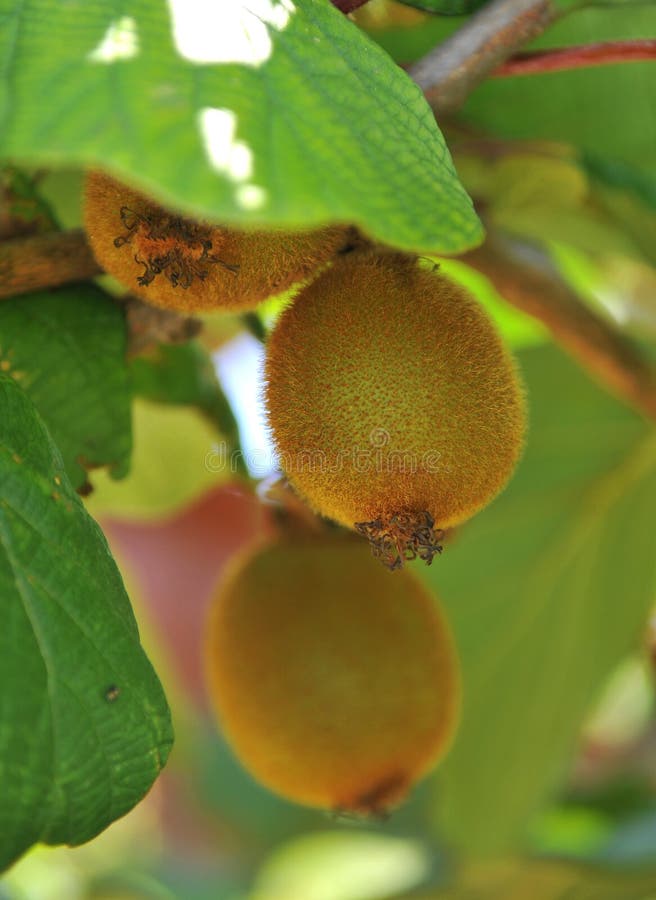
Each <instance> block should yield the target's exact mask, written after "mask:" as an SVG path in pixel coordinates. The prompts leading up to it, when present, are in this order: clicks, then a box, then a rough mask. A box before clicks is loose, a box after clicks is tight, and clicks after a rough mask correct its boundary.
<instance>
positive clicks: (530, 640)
mask: <svg viewBox="0 0 656 900" xmlns="http://www.w3.org/2000/svg"><path fill="white" fill-rule="evenodd" d="M521 359H522V361H523V363H524V371H525V376H526V381H527V384H528V391H529V400H530V419H531V429H530V435H529V441H528V447H527V450H526V455H525V458H524V460H523V462H522V463H521V465H520V467H519V469H518V472H517V473H516V475H515V477H514V479H513V480H512V482H511V484H510V486H509V487H508V488H507V489H506V491H505V492H504V494H503V495H502V496H501V497H500V498H499V499H497V500H496V501H495V502H494V503H493V504H492V505H491V506H490V507H489V508H488V509H487V510H486V511H484V512H483V513H481V514H480V515H478V516H477V517H476V518H475V519H474V520H472V522H471V523H470V524H468V525H466V526H465V527H463V529H462V531H461V532H460V533H458V534H456V535H455V538H454V540H453V542H452V544H451V546H447V549H446V552H445V553H444V555H443V557H442V558H441V559H439V560H438V561H437V562H436V564H435V565H433V566H432V567H431V568H430V569H426V570H423V571H422V570H418V573H419V574H421V575H423V577H425V578H426V579H427V580H428V582H429V583H430V584H431V585H432V586H433V587H434V588H435V590H436V591H437V593H438V594H439V596H441V597H442V599H443V601H444V603H445V605H446V606H447V608H448V610H449V613H450V616H451V620H452V623H453V626H454V629H455V634H456V639H457V644H458V647H459V650H460V653H461V658H462V666H463V679H464V688H463V691H464V707H463V717H462V723H461V727H460V730H459V732H458V735H457V737H456V741H455V744H454V747H453V749H452V751H451V753H450V754H449V756H448V757H447V759H446V760H445V762H444V764H443V766H442V768H441V770H440V771H439V773H438V777H437V784H438V792H437V794H436V804H437V805H436V812H437V815H438V816H439V820H440V822H441V826H442V828H443V830H444V833H445V836H446V837H447V839H448V840H450V841H452V842H454V843H456V844H457V845H458V846H459V847H461V848H465V849H467V850H469V851H473V852H488V851H494V850H498V849H505V848H507V847H509V846H512V845H513V844H515V843H517V841H518V840H520V838H521V837H522V835H524V834H525V831H526V827H527V824H528V820H529V818H530V816H531V814H532V813H534V812H535V811H536V810H537V809H538V808H539V807H540V806H541V804H543V802H544V800H545V798H546V797H547V796H548V795H549V793H550V792H552V791H553V790H554V789H555V786H556V785H557V783H558V781H559V779H560V778H561V777H562V775H563V773H564V769H565V765H566V763H567V761H568V759H569V758H570V757H571V754H572V753H573V751H574V749H575V747H576V742H577V737H578V734H579V730H580V727H581V725H582V722H583V718H584V716H585V714H586V712H587V711H588V709H589V707H590V704H591V702H592V700H593V699H594V698H595V697H596V695H597V693H598V691H599V690H600V688H601V687H602V684H603V679H604V678H605V677H606V676H607V675H608V674H609V672H610V671H611V670H612V669H613V667H614V666H615V665H617V663H618V662H619V661H620V660H621V659H622V658H623V657H624V656H625V655H626V654H627V652H628V651H629V650H630V648H631V647H632V646H633V645H635V644H636V643H637V642H638V641H639V639H640V629H641V626H643V624H644V623H645V620H646V616H647V612H648V610H649V607H650V605H651V604H652V603H653V600H654V596H655V588H656V552H655V551H656V537H655V536H654V532H653V529H652V527H651V521H652V518H653V510H654V507H655V506H656V434H655V433H654V431H653V429H651V428H650V427H649V426H648V425H647V424H646V423H645V422H644V421H643V420H642V419H641V418H640V417H639V416H638V415H637V414H635V413H633V412H632V411H631V410H630V409H628V408H626V407H625V406H623V405H621V404H620V403H619V402H617V401H615V400H614V399H613V398H611V397H610V396H608V395H607V394H606V393H604V392H603V391H602V390H600V389H599V388H597V387H595V386H594V385H593V384H592V383H591V382H590V381H589V380H588V379H587V377H586V376H585V375H583V374H582V372H581V371H580V370H579V369H578V368H577V367H576V366H575V365H574V364H573V363H572V362H570V361H569V360H568V359H566V358H564V357H562V356H561V355H560V354H559V353H558V352H557V351H556V350H555V349H553V348H552V347H549V346H545V347H540V348H535V349H532V350H528V351H524V352H523V353H522V355H521Z"/></svg>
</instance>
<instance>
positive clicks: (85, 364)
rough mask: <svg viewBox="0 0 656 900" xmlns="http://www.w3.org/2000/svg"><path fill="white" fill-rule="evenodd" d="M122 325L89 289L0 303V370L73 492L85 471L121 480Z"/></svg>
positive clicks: (115, 310)
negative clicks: (32, 409)
mask: <svg viewBox="0 0 656 900" xmlns="http://www.w3.org/2000/svg"><path fill="white" fill-rule="evenodd" d="M125 344H126V334H125V321H124V317H123V313H122V312H121V310H120V309H119V307H118V306H117V305H116V303H115V302H114V301H113V300H112V298H111V297H109V296H108V295H107V294H105V293H104V292H103V291H101V290H99V289H98V288H96V287H93V286H92V285H75V286H73V287H67V288H62V289H61V290H58V291H51V292H48V291H42V292H39V293H34V294H26V295H23V296H21V297H16V298H12V299H10V300H3V301H2V303H0V369H1V370H2V371H3V372H8V373H9V374H10V375H12V376H13V377H14V378H15V379H16V381H18V382H19V384H20V386H21V387H22V388H23V390H24V391H25V392H26V393H27V394H28V395H29V397H30V399H31V400H32V402H33V403H34V405H35V406H36V408H37V409H38V411H39V413H40V414H41V416H42V417H43V419H44V421H45V422H46V424H47V426H48V429H49V431H50V433H51V435H52V437H53V439H54V441H55V443H56V444H57V446H58V447H59V450H60V452H61V454H62V456H63V458H64V465H65V466H66V472H67V474H68V477H69V478H70V479H71V481H72V483H73V486H74V487H76V488H77V487H80V485H82V484H83V483H84V482H85V480H86V468H87V467H93V466H103V465H109V466H111V468H112V474H114V475H115V476H119V475H122V474H125V471H126V470H127V468H128V466H129V461H130V451H131V448H132V435H131V426H130V399H131V397H130V383H129V378H128V370H127V364H126V360H125Z"/></svg>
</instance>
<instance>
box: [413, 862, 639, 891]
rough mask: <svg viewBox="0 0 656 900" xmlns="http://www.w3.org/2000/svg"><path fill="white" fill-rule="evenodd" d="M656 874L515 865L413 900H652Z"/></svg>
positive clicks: (494, 866) (485, 869)
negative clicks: (528, 899) (529, 899)
mask: <svg viewBox="0 0 656 900" xmlns="http://www.w3.org/2000/svg"><path fill="white" fill-rule="evenodd" d="M654 896H656V874H654V873H647V874H639V875H634V874H617V873H614V872H612V871H608V870H605V869H601V868H591V867H587V868H586V867H583V866H575V865H570V864H567V863H559V862H546V861H545V862H542V861H528V860H527V861H523V862H522V861H518V862H511V861H508V862H505V861H504V862H498V863H489V864H486V865H480V866H476V867H474V868H472V869H469V870H468V871H466V872H465V875H464V877H463V878H462V883H461V885H460V886H458V887H455V888H452V889H450V890H445V891H437V892H435V893H431V894H426V895H424V894H422V895H419V896H415V900H527V898H531V900H653V898H654Z"/></svg>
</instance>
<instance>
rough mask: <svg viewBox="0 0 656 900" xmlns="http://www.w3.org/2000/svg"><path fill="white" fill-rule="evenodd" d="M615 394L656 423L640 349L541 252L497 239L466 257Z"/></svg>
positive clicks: (655, 402) (652, 374)
mask: <svg viewBox="0 0 656 900" xmlns="http://www.w3.org/2000/svg"><path fill="white" fill-rule="evenodd" d="M461 259H462V261H463V262H465V263H467V264H468V265H470V266H471V267H472V268H474V269H476V270H477V271H478V272H481V274H483V275H485V276H487V277H488V278H489V279H490V281H491V282H492V283H493V284H494V286H495V287H496V289H497V290H498V291H499V293H500V294H501V295H502V296H503V297H504V298H505V299H506V300H507V301H508V302H509V303H512V305H513V306H516V307H517V308H518V309H521V310H523V311H524V312H526V313H528V314H529V315H531V316H533V317H534V318H536V319H539V320H540V321H541V322H543V323H544V324H545V325H546V326H547V328H548V329H549V331H550V332H551V333H552V334H553V336H554V337H555V338H556V340H557V341H558V343H559V344H560V345H561V346H562V347H563V348H564V349H565V350H567V352H569V353H570V354H571V355H572V356H573V357H575V359H576V360H577V361H578V362H579V363H580V364H581V365H582V366H583V367H584V368H585V369H587V370H588V372H589V373H590V374H591V375H593V376H594V377H595V378H596V379H597V380H599V381H601V382H602V383H603V384H605V385H606V387H608V388H609V389H610V390H611V391H612V392H613V393H615V394H616V395H618V396H619V397H621V398H622V399H624V400H625V401H626V402H627V403H629V404H630V405H631V406H633V407H634V408H635V409H637V410H639V411H640V412H642V413H643V414H644V415H646V416H648V417H649V418H651V419H654V420H656V368H654V366H653V365H652V364H651V363H650V362H649V361H648V360H647V359H646V358H645V357H644V356H643V355H642V353H641V352H640V349H639V348H638V347H637V346H636V344H635V343H634V342H633V341H631V340H629V339H628V338H626V337H625V336H624V335H623V334H622V333H621V332H620V331H618V330H617V329H616V328H614V327H613V326H612V325H611V324H610V322H608V321H607V320H606V319H604V318H602V317H601V316H600V315H598V314H597V313H595V312H594V311H593V310H591V309H590V308H589V307H587V306H585V305H584V304H583V303H582V302H581V300H580V299H579V298H578V296H577V295H576V294H575V293H574V292H573V291H572V290H571V289H570V288H569V287H567V285H566V284H565V283H564V282H563V281H561V280H560V278H559V277H558V275H557V274H556V273H555V271H554V270H553V267H552V266H551V264H550V262H549V260H548V257H547V256H546V255H545V254H544V253H543V252H542V251H541V250H539V249H538V248H536V247H533V246H531V245H527V244H521V243H518V242H515V241H509V240H503V239H501V238H497V237H495V238H494V239H488V240H487V241H486V243H485V244H483V245H482V246H481V247H478V248H476V249H475V250H471V251H470V252H469V253H466V254H465V255H464V256H462V257H461Z"/></svg>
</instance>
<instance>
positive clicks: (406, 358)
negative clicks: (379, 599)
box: [266, 250, 525, 568]
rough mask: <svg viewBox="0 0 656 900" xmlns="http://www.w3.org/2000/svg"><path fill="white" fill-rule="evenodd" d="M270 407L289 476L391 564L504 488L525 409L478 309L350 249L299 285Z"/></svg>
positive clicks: (426, 553)
mask: <svg viewBox="0 0 656 900" xmlns="http://www.w3.org/2000/svg"><path fill="white" fill-rule="evenodd" d="M266 404H267V408H268V416H269V422H270V426H271V430H272V434H273V438H274V440H275V444H276V446H277V450H278V453H279V457H280V461H281V465H282V468H283V470H284V471H285V474H286V475H287V477H288V478H289V480H290V482H291V484H292V485H293V486H294V487H295V489H296V490H297V491H298V492H299V493H300V494H301V495H302V496H303V497H304V498H305V499H306V500H307V501H308V502H309V504H310V505H311V506H312V508H313V509H314V510H315V511H316V512H318V513H320V514H321V515H323V516H325V517H327V518H330V519H333V520H335V521H336V522H339V523H341V524H343V525H346V526H347V527H349V528H355V529H356V530H358V531H360V532H361V533H362V534H364V535H366V536H367V537H368V538H369V539H370V541H371V543H372V547H373V549H374V552H375V554H376V555H377V556H379V557H380V558H381V559H382V560H383V561H384V562H385V563H386V564H387V565H388V566H389V567H390V568H398V567H400V566H401V565H402V563H403V561H404V560H405V559H411V558H414V557H417V556H419V557H421V558H423V559H425V560H426V561H427V562H430V561H431V559H432V558H433V555H434V554H435V553H437V552H439V550H440V549H441V546H440V543H439V541H440V538H441V530H442V529H446V528H449V527H452V526H454V525H458V524H459V523H461V522H464V521H465V520H466V519H468V518H469V517H470V516H472V515H473V514H474V513H476V512H477V511H478V510H480V509H481V508H482V507H484V506H485V505H486V504H487V503H489V502H490V500H492V498H493V497H494V496H495V495H496V494H497V493H498V492H499V491H500V490H501V489H502V488H503V487H504V485H505V484H506V482H507V481H508V479H509V478H510V476H511V473H512V471H513V469H514V468H515V465H516V463H517V460H518V458H519V456H520V453H521V450H522V445H523V438H524V430H525V404H524V395H523V390H522V386H521V384H520V379H519V377H518V373H517V369H516V366H515V363H514V361H513V359H512V357H511V355H510V353H509V352H508V351H507V350H506V348H505V347H504V345H503V343H502V341H501V338H500V337H499V335H498V334H497V332H496V330H495V328H494V326H493V324H492V322H491V321H490V319H489V318H488V316H487V314H486V313H485V312H484V310H483V309H482V308H481V306H480V305H479V304H478V303H477V302H476V301H475V300H474V299H473V298H472V297H470V296H469V294H468V293H467V292H466V291H465V290H464V289H463V288H462V287H460V286H459V285H457V284H455V283H453V282H452V281H450V280H449V279H447V278H446V277H445V276H444V275H442V274H441V273H440V272H439V271H438V270H437V267H436V266H434V265H433V264H427V263H426V262H424V261H420V260H418V259H417V258H416V257H413V256H408V255H404V254H400V253H393V252H379V251H374V250H356V251H354V252H352V253H349V254H346V255H344V256H341V257H339V258H338V259H337V260H336V261H335V263H334V265H332V266H331V267H330V268H329V269H327V270H326V271H324V272H323V273H322V274H321V275H320V276H319V277H318V278H317V279H316V280H315V281H314V282H312V283H311V284H310V285H308V286H307V287H305V288H304V289H303V290H302V291H301V293H300V294H299V295H298V296H297V298H296V299H295V301H294V302H293V303H292V305H290V306H289V307H288V308H287V309H286V310H285V311H284V312H283V314H282V316H281V318H280V320H279V321H278V323H277V326H276V328H275V329H274V331H273V333H272V335H271V337H270V340H269V344H268V350H267V360H266Z"/></svg>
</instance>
